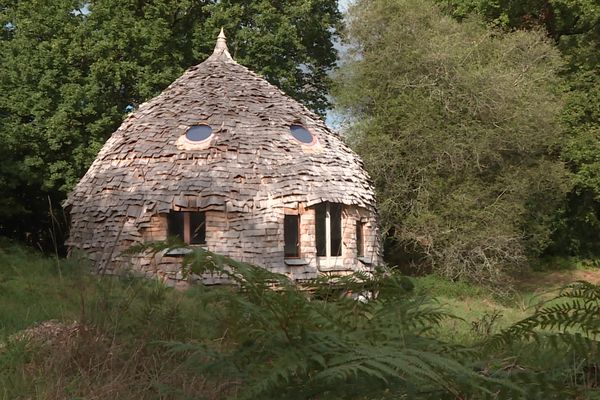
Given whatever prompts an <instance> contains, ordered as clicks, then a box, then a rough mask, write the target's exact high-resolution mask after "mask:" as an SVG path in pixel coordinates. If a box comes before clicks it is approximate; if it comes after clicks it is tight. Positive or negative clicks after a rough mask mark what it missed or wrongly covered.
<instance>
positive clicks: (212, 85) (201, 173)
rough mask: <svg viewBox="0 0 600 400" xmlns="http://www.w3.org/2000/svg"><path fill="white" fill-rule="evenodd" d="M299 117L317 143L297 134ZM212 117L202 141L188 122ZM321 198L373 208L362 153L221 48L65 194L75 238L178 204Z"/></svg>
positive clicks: (243, 205)
mask: <svg viewBox="0 0 600 400" xmlns="http://www.w3.org/2000/svg"><path fill="white" fill-rule="evenodd" d="M294 124H297V125H302V126H303V127H305V128H306V129H308V130H309V131H310V132H311V133H312V134H313V136H314V137H315V140H316V143H314V144H310V145H307V144H303V143H301V142H300V141H298V140H296V139H295V138H294V137H293V136H292V135H291V134H290V126H292V125H294ZM195 125H209V126H210V127H211V128H212V130H213V134H212V136H211V137H210V138H209V139H208V140H206V141H204V142H202V143H201V144H197V145H196V144H194V143H190V142H189V141H187V140H185V139H184V138H185V135H186V132H187V130H188V129H189V128H190V127H192V126H195ZM323 201H330V202H337V203H343V204H348V205H357V206H360V207H365V208H368V209H374V207H375V201H374V195H373V190H372V186H371V183H370V180H369V177H368V175H367V173H366V172H365V171H364V169H363V164H362V162H361V160H360V159H359V157H358V156H357V155H356V154H355V153H354V152H353V151H352V150H351V149H350V148H349V147H348V146H347V145H346V144H344V142H343V141H342V140H341V138H340V137H339V136H338V135H337V134H335V133H334V132H332V131H330V130H329V129H328V128H327V127H326V126H325V124H324V123H323V121H322V120H321V119H320V117H319V116H317V115H316V114H314V113H313V112H311V111H310V110H308V109H307V108H306V107H304V106H303V105H301V104H300V103H298V102H297V101H295V100H293V99H292V98H290V97H289V96H287V95H286V94H284V93H283V92H282V91H281V90H279V89H278V88H276V87H275V86H273V85H271V84H270V83H268V82H267V81H266V80H265V79H263V78H262V77H260V76H258V75H257V74H255V73H253V72H252V71H250V70H249V69H247V68H246V67H244V66H242V65H239V64H237V63H236V62H235V61H234V60H233V59H232V58H231V56H230V54H229V52H228V50H227V45H226V44H225V38H224V35H223V34H222V33H221V35H220V36H219V39H218V41H217V46H216V47H215V52H214V54H213V55H212V56H211V57H209V58H208V59H207V60H206V61H204V62H203V63H201V64H199V65H197V66H194V67H192V68H190V69H188V70H187V71H186V72H185V73H184V74H183V75H182V76H181V77H180V78H179V79H177V80H176V81H175V82H173V83H172V84H171V85H170V86H169V87H167V88H166V89H165V90H164V91H163V92H162V93H161V94H160V95H158V96H157V97H155V98H153V99H152V100H150V101H148V102H146V103H144V104H142V105H141V106H140V107H139V109H138V110H136V111H135V112H133V113H132V114H131V115H130V116H129V117H128V118H127V119H126V120H125V121H124V122H123V124H122V125H121V126H120V128H119V129H118V130H117V131H116V132H115V133H114V134H113V135H112V136H111V137H110V139H109V140H108V141H107V142H106V144H105V145H104V147H103V148H102V150H101V151H100V153H99V154H98V156H97V158H96V160H95V161H94V163H93V164H92V166H91V167H90V168H89V170H88V171H87V173H86V174H85V176H84V177H83V178H82V179H81V181H80V182H79V184H78V185H77V186H76V188H75V189H74V191H73V192H72V193H71V194H70V196H69V197H68V199H67V200H66V202H65V206H70V207H71V216H72V220H73V228H72V232H71V243H73V241H76V240H77V239H76V237H77V236H78V233H77V232H76V231H77V230H78V229H82V228H83V225H89V224H94V223H100V222H101V221H104V220H106V219H107V218H108V219H115V218H117V217H121V216H123V217H130V218H135V220H136V221H137V222H138V223H143V222H147V221H148V220H149V219H150V217H151V216H152V215H155V214H157V213H162V212H168V211H169V210H171V209H173V208H174V207H190V208H198V209H218V210H223V211H226V212H228V211H240V212H251V211H252V210H255V209H265V208H269V207H297V206H298V203H299V202H301V203H303V204H304V205H305V206H310V205H313V204H316V203H320V202H323Z"/></svg>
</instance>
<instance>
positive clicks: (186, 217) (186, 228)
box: [167, 210, 206, 246]
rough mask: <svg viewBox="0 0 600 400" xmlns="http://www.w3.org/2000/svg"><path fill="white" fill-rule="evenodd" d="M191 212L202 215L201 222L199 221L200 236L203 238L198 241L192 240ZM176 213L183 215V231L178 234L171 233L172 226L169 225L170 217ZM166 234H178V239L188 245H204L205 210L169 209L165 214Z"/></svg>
mask: <svg viewBox="0 0 600 400" xmlns="http://www.w3.org/2000/svg"><path fill="white" fill-rule="evenodd" d="M192 214H198V215H202V219H203V222H202V223H201V226H203V232H202V234H201V235H200V236H203V237H204V240H201V241H198V242H194V241H193V234H192V226H191V225H192V224H191V221H192ZM177 215H181V216H182V217H183V221H182V222H183V223H182V230H183V232H181V233H182V235H180V234H179V233H176V234H173V233H172V227H171V222H170V217H171V216H172V217H175V216H177ZM167 236H168V237H172V236H178V237H180V239H181V240H182V241H183V242H184V243H185V244H187V245H190V246H205V245H206V212H205V211H181V210H180V211H176V210H171V211H170V212H169V213H168V214H167Z"/></svg>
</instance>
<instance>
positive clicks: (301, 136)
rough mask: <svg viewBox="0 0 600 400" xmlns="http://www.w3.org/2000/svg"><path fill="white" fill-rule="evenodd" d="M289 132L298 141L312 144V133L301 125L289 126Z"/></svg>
mask: <svg viewBox="0 0 600 400" xmlns="http://www.w3.org/2000/svg"><path fill="white" fill-rule="evenodd" d="M290 132H291V133H292V136H293V137H294V138H295V139H296V140H297V141H299V142H300V143H304V144H312V143H313V142H314V140H315V138H314V136H313V134H312V133H310V132H309V131H308V129H306V128H305V127H303V126H302V125H292V126H290Z"/></svg>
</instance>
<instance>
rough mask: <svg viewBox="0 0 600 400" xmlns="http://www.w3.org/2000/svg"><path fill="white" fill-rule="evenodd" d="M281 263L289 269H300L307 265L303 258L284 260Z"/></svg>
mask: <svg viewBox="0 0 600 400" xmlns="http://www.w3.org/2000/svg"><path fill="white" fill-rule="evenodd" d="M283 262H284V263H285V265H289V266H290V267H301V266H304V265H308V261H306V260H305V259H303V258H285V259H284V260H283Z"/></svg>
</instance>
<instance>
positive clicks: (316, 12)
mask: <svg viewBox="0 0 600 400" xmlns="http://www.w3.org/2000/svg"><path fill="white" fill-rule="evenodd" d="M84 4H85V6H86V10H87V12H85V13H84V12H81V11H78V10H80V9H81V8H82V7H83V5H84ZM340 19H341V16H340V14H339V12H338V10H337V1H336V0H294V1H286V2H280V1H274V0H260V1H256V0H253V1H249V0H248V1H216V0H202V1H196V0H184V1H174V0H152V1H137V0H126V1H122V0H118V1H117V0H98V1H96V0H91V1H86V2H82V1H80V0H52V1H40V0H35V1H26V2H22V1H21V2H15V1H1V2H0V33H2V35H0V90H1V91H2V93H3V96H2V98H1V99H0V157H2V160H3V162H2V165H0V193H2V198H0V232H2V233H3V234H5V235H11V236H15V237H17V236H21V237H24V236H25V235H26V234H29V235H32V236H29V240H31V241H35V239H36V236H39V235H42V234H43V233H45V232H43V230H44V229H47V228H48V227H49V226H50V225H51V223H50V216H49V215H48V208H49V204H48V198H50V199H52V203H53V207H58V204H59V202H60V200H61V199H63V198H64V197H65V194H66V192H67V191H68V190H70V188H72V187H73V185H74V184H75V183H76V182H77V180H78V179H79V178H80V177H81V176H82V175H83V174H84V173H85V171H86V169H87V168H88V167H89V165H90V164H91V162H92V161H93V159H94V157H95V155H96V154H97V152H98V151H99V149H100V148H101V146H102V144H103V143H104V142H105V141H106V139H107V138H108V136H109V135H110V134H111V133H112V132H113V131H114V130H115V129H116V128H117V127H118V125H119V124H120V123H121V121H122V120H123V118H124V117H125V115H126V113H127V112H128V111H130V110H131V109H134V108H136V107H137V106H138V105H139V104H141V103H142V102H144V101H146V100H148V99H149V98H151V97H153V96H155V95H157V94H158V93H159V92H160V91H161V90H163V89H164V88H165V87H166V86H167V85H168V84H170V83H171V82H172V81H173V80H175V79H176V78H177V77H178V76H179V75H181V73H182V72H183V71H184V69H185V68H188V67H190V66H191V65H194V64H196V63H199V62H200V61H203V60H204V59H206V58H207V57H208V55H209V54H210V53H211V52H212V49H213V47H214V44H215V39H216V36H217V34H218V32H219V29H220V27H222V26H224V27H225V28H226V32H227V34H228V37H229V44H230V48H231V51H232V53H233V54H234V56H235V57H236V58H237V60H238V61H239V62H241V63H242V64H244V65H247V66H248V67H250V68H252V69H253V70H255V71H256V72H258V73H261V74H263V75H264V76H265V77H266V78H267V79H268V80H269V81H271V82H273V83H275V84H277V85H279V86H280V87H281V88H282V89H283V90H284V91H286V92H287V93H288V94H290V95H291V96H292V97H294V98H296V99H298V100H300V101H302V102H303V103H304V104H306V105H307V106H309V107H310V108H312V109H313V110H315V111H317V112H320V113H324V111H325V109H326V108H327V107H328V101H327V97H326V93H327V89H328V86H329V81H328V77H327V71H328V70H329V69H331V68H332V67H333V66H334V64H335V60H336V51H335V49H334V48H333V43H332V38H334V37H335V36H336V35H337V30H338V29H339V25H340ZM51 207H52V206H51ZM57 214H58V215H60V213H57ZM60 220H61V221H62V218H60Z"/></svg>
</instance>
